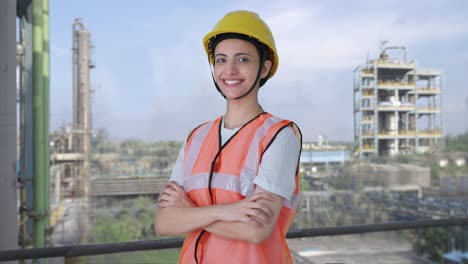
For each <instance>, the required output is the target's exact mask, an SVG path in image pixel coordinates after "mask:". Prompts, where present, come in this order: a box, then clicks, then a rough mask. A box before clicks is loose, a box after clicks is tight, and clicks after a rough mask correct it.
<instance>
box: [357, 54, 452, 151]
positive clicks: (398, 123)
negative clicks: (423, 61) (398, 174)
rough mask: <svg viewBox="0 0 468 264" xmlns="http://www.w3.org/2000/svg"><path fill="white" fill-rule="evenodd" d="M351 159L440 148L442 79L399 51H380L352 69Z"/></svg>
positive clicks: (439, 75) (438, 73) (434, 71)
mask: <svg viewBox="0 0 468 264" xmlns="http://www.w3.org/2000/svg"><path fill="white" fill-rule="evenodd" d="M353 99H354V138H355V148H354V151H353V154H354V155H355V156H357V157H359V158H366V157H376V156H387V155H389V156H393V155H399V154H409V153H423V152H428V151H433V150H435V149H439V148H441V147H442V146H443V140H442V134H443V123H442V76H441V73H440V71H438V70H428V69H420V68H418V67H417V66H416V63H415V62H414V61H408V59H407V55H406V48H405V47H385V48H382V50H381V53H380V56H379V58H378V59H374V60H370V61H367V62H366V63H365V64H364V65H360V66H358V67H356V69H355V70H354V89H353Z"/></svg>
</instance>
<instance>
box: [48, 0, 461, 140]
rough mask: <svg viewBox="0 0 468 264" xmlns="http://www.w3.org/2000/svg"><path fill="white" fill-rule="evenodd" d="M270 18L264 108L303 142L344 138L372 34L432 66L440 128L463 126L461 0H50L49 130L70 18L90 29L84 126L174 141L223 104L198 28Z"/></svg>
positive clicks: (62, 80)
mask: <svg viewBox="0 0 468 264" xmlns="http://www.w3.org/2000/svg"><path fill="white" fill-rule="evenodd" d="M234 10H250V11H254V12H256V13H258V14H259V15H260V17H262V19H263V20H265V22H266V23H267V24H268V25H269V26H270V28H271V30H272V32H273V35H274V37H275V40H276V45H277V49H278V53H279V58H280V63H279V68H278V71H277V73H276V75H275V76H274V77H273V78H272V79H271V80H269V81H268V83H267V84H266V85H265V86H264V87H262V88H261V90H260V94H259V98H260V103H261V105H262V107H263V108H264V109H265V110H266V111H267V112H269V113H272V114H274V115H276V116H279V117H282V118H286V119H290V120H292V121H294V122H295V123H297V124H298V125H299V127H300V128H301V130H302V133H303V136H304V140H305V141H315V140H317V137H318V136H319V135H322V136H323V137H325V138H326V139H329V140H343V141H352V140H353V137H354V131H353V116H354V115H353V70H354V69H355V68H356V66H358V65H361V64H363V63H365V62H366V60H367V58H370V59H374V58H376V57H377V56H378V55H379V54H378V53H379V50H380V43H381V42H382V41H388V44H387V45H389V46H405V47H406V49H407V54H408V58H409V60H414V61H415V63H416V65H417V67H418V68H430V69H438V70H440V71H441V72H442V74H443V77H442V82H443V87H442V89H443V97H442V102H443V110H444V112H443V124H444V133H445V134H452V135H455V134H458V133H463V132H466V131H468V118H467V116H468V16H467V15H466V14H468V1H464V0H459V1H457V0H453V1H443V0H439V1H435V0H425V1H397V0H386V1H345V0H341V1H339V0H332V1H292V0H291V1H242V0H241V1H214V0H213V1H179V0H173V1H150V0H140V1H124V0H112V1H111V0H100V1H93V0H79V1H78V0H67V1H58V0H52V1H50V45H51V46H50V49H51V109H50V113H51V118H50V122H51V129H52V130H54V129H57V128H58V127H60V126H62V125H63V124H69V123H71V119H72V113H71V111H72V64H71V62H72V56H71V54H72V52H71V48H72V24H73V22H74V20H75V18H81V19H82V23H83V24H84V26H85V27H86V28H87V29H88V30H89V31H90V32H91V39H92V43H93V45H94V46H95V47H94V49H93V51H92V60H93V61H94V62H95V65H96V68H94V69H92V71H91V86H92V90H93V93H92V106H91V107H92V122H93V129H94V130H100V129H105V130H106V131H107V132H108V134H109V135H110V137H111V139H114V140H123V139H141V140H148V141H157V140H183V139H185V138H186V136H187V135H188V133H189V131H190V130H191V129H193V128H194V127H196V126H197V125H199V124H201V123H203V122H205V121H208V120H212V119H214V118H216V117H218V116H220V115H222V114H224V111H225V100H224V99H223V98H222V97H221V96H220V95H219V94H218V92H217V91H216V89H215V87H214V85H213V81H212V79H211V74H210V68H209V65H208V61H207V57H206V55H205V53H204V50H203V46H202V38H203V36H204V35H205V34H206V33H208V32H209V31H210V30H211V29H212V27H213V26H214V24H215V23H216V22H217V21H218V20H219V19H221V18H222V17H223V16H224V15H225V14H226V13H227V12H230V11H234Z"/></svg>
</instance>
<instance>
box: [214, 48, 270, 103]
mask: <svg viewBox="0 0 468 264" xmlns="http://www.w3.org/2000/svg"><path fill="white" fill-rule="evenodd" d="M267 58H268V51H266V50H264V51H263V52H262V57H261V58H260V66H259V67H258V72H257V78H255V82H254V83H253V84H252V87H250V89H249V90H248V91H247V92H246V93H245V94H243V95H241V96H238V97H236V98H226V95H225V94H223V92H222V91H221V89H220V88H219V86H218V83H217V82H216V79H215V77H214V73H213V72H214V70H213V67H214V66H212V65H211V63H210V58H209V57H208V64H209V65H210V70H211V78H213V82H214V85H215V86H216V90H218V92H219V93H220V94H221V96H222V97H223V98H224V99H226V100H239V99H241V98H244V97H245V96H247V95H248V94H250V93H251V92H252V91H253V89H254V88H255V85H256V84H257V83H258V82H259V80H260V75H261V74H262V68H263V64H264V63H265V61H266V60H267Z"/></svg>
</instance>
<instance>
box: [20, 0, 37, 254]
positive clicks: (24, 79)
mask: <svg viewBox="0 0 468 264" xmlns="http://www.w3.org/2000/svg"><path fill="white" fill-rule="evenodd" d="M20 19H21V22H20V29H21V30H20V40H21V45H22V46H23V47H24V48H23V58H22V64H21V70H20V74H21V79H20V86H21V88H20V96H21V97H20V98H21V104H20V135H21V136H20V138H21V139H20V140H21V141H20V173H19V175H18V176H19V178H20V182H21V193H22V194H21V202H20V204H21V211H20V212H21V218H20V219H21V221H20V222H21V223H22V225H21V226H20V228H21V230H20V238H21V241H20V242H21V243H20V245H22V246H27V244H29V241H30V240H31V238H32V234H33V221H32V219H30V218H29V217H28V214H29V212H31V211H32V209H33V175H34V153H33V146H34V142H33V74H32V70H33V52H32V4H31V3H29V4H27V7H24V11H23V12H22V14H21V15H20Z"/></svg>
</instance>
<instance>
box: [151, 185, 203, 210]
mask: <svg viewBox="0 0 468 264" xmlns="http://www.w3.org/2000/svg"><path fill="white" fill-rule="evenodd" d="M158 206H159V207H160V208H164V207H171V206H175V207H197V206H196V205H195V204H194V203H193V202H192V200H190V198H189V197H188V195H187V193H186V192H185V190H184V188H182V187H181V186H180V185H178V184H177V183H175V182H173V181H171V182H169V183H168V184H167V185H166V187H165V188H164V190H163V191H162V192H161V193H160V194H159V198H158Z"/></svg>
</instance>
